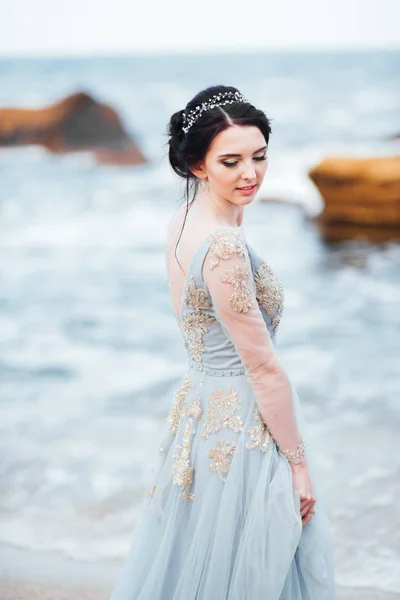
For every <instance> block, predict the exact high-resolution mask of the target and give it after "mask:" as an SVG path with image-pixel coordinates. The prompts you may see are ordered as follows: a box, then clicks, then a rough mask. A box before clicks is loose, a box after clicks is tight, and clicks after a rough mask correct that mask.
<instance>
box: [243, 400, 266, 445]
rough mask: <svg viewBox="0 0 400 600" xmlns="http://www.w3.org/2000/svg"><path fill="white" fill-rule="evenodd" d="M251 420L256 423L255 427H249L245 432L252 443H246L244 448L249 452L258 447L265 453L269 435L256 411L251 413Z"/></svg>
mask: <svg viewBox="0 0 400 600" xmlns="http://www.w3.org/2000/svg"><path fill="white" fill-rule="evenodd" d="M253 419H254V420H255V421H258V423H257V425H251V426H250V427H249V428H248V430H247V432H248V434H249V435H250V438H251V440H252V442H253V443H251V442H247V444H246V448H247V449H248V450H251V449H252V448H257V447H259V448H260V450H261V451H262V452H267V450H268V445H269V442H270V441H271V435H270V433H269V431H268V428H267V426H266V424H265V423H264V421H263V419H262V416H261V414H260V413H259V411H258V410H255V411H254V412H253Z"/></svg>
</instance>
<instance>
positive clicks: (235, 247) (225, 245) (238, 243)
mask: <svg viewBox="0 0 400 600" xmlns="http://www.w3.org/2000/svg"><path fill="white" fill-rule="evenodd" d="M208 247H209V250H208V254H209V268H210V269H213V268H214V267H216V266H217V265H219V262H220V260H229V259H230V258H233V257H235V256H236V257H237V258H240V257H243V258H244V257H246V255H247V247H246V242H245V239H244V235H243V231H242V230H241V229H240V228H238V227H237V228H236V227H229V226H224V227H218V228H216V229H215V230H214V231H212V232H211V233H210V234H209V236H208Z"/></svg>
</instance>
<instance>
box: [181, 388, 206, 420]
mask: <svg viewBox="0 0 400 600" xmlns="http://www.w3.org/2000/svg"><path fill="white" fill-rule="evenodd" d="M202 415H203V411H202V410H201V407H200V394H196V396H195V397H194V399H193V402H192V404H190V405H189V404H186V403H184V405H183V407H182V418H183V417H194V418H195V419H196V421H200V420H201V417H202Z"/></svg>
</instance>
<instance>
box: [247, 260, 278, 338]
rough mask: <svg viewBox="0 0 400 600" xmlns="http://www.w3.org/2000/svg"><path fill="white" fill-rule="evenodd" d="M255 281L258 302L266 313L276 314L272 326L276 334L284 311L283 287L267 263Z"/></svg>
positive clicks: (259, 271)
mask: <svg viewBox="0 0 400 600" xmlns="http://www.w3.org/2000/svg"><path fill="white" fill-rule="evenodd" d="M254 281H255V284H256V298H257V301H258V302H259V303H260V305H261V306H262V307H263V309H264V310H265V312H266V313H268V314H269V315H271V314H274V313H275V314H274V316H273V317H272V326H273V331H274V333H275V332H276V330H277V328H278V325H279V321H280V320H281V316H282V311H283V302H284V290H283V286H282V284H281V282H280V281H279V279H278V278H277V276H276V275H275V273H274V271H273V270H272V268H271V267H270V266H269V265H268V264H267V263H265V262H264V263H263V264H262V265H261V266H260V267H259V268H258V269H257V271H256V273H255V275H254Z"/></svg>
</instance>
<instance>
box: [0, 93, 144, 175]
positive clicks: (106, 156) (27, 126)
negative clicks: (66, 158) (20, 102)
mask: <svg viewBox="0 0 400 600" xmlns="http://www.w3.org/2000/svg"><path fill="white" fill-rule="evenodd" d="M27 144H40V145H42V146H44V147H45V148H47V149H48V150H49V151H50V152H74V151H92V152H94V154H95V155H96V160H97V161H98V162H99V163H102V164H106V163H108V164H124V165H126V164H128V165H138V164H142V163H145V162H147V161H146V158H145V157H144V156H143V154H142V152H141V151H140V149H139V148H138V146H137V144H136V143H135V141H134V140H133V138H132V137H131V136H130V135H129V134H128V133H127V132H126V131H125V129H124V127H123V125H122V122H121V119H120V117H119V116H118V113H117V112H116V111H115V110H114V109H113V108H111V107H110V106H108V105H107V104H101V103H99V102H97V101H96V100H95V99H94V98H92V97H91V96H89V95H88V94H86V93H84V92H79V93H76V94H73V95H71V96H68V97H67V98H65V99H64V100H61V102H57V103H56V104H53V105H51V106H48V107H46V108H39V109H26V108H0V147H1V146H21V145H27Z"/></svg>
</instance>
